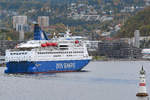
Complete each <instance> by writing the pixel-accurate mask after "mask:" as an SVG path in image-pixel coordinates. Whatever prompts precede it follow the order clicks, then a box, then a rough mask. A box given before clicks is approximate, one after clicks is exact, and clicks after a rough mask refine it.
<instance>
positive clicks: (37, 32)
mask: <svg viewBox="0 0 150 100" xmlns="http://www.w3.org/2000/svg"><path fill="white" fill-rule="evenodd" d="M34 40H48V37H47V35H46V33H45V32H44V31H43V30H42V29H41V27H40V26H39V25H38V24H35V25H34Z"/></svg>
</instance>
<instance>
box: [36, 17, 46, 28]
mask: <svg viewBox="0 0 150 100" xmlns="http://www.w3.org/2000/svg"><path fill="white" fill-rule="evenodd" d="M38 24H39V25H40V26H41V27H48V26H49V16H38Z"/></svg>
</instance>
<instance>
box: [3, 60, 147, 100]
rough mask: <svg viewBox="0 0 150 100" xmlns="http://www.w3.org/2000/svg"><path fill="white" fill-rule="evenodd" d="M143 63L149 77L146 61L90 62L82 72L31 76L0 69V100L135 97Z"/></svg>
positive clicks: (132, 99)
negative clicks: (7, 72)
mask: <svg viewBox="0 0 150 100" xmlns="http://www.w3.org/2000/svg"><path fill="white" fill-rule="evenodd" d="M142 65H143V66H144V69H145V70H146V72H147V77H150V68H149V62H148V61H108V62H91V63H90V64H89V65H88V66H86V67H85V68H84V70H83V71H81V72H69V73H51V74H30V75H27V74H4V73H3V71H4V69H5V68H0V88H1V89H0V100H136V99H137V98H136V93H137V91H138V82H139V79H138V74H139V70H140V69H141V66H142ZM149 83H150V78H147V90H148V93H149V90H150V89H149V87H150V86H149ZM138 99H139V98H138ZM139 100H141V98H140V99H139ZM142 100H145V98H144V99H142Z"/></svg>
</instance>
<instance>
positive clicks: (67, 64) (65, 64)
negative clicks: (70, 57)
mask: <svg viewBox="0 0 150 100" xmlns="http://www.w3.org/2000/svg"><path fill="white" fill-rule="evenodd" d="M74 67H75V63H64V68H74Z"/></svg>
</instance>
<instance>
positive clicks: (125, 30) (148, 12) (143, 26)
mask: <svg viewBox="0 0 150 100" xmlns="http://www.w3.org/2000/svg"><path fill="white" fill-rule="evenodd" d="M135 30H140V33H141V36H149V35H150V7H148V8H145V9H144V10H142V11H140V12H138V13H137V14H136V15H135V16H132V17H130V18H129V19H128V20H127V21H126V22H125V24H124V25H123V26H122V28H121V31H120V33H119V34H118V36H119V37H132V36H133V35H134V31H135Z"/></svg>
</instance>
